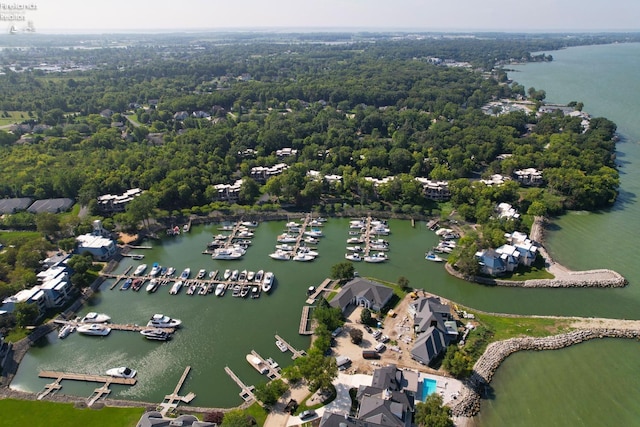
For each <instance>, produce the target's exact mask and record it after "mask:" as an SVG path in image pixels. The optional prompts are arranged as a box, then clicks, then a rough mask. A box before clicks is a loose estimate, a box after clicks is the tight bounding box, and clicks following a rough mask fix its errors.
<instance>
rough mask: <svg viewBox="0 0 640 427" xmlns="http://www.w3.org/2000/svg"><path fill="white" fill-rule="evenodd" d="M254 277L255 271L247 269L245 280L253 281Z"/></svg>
mask: <svg viewBox="0 0 640 427" xmlns="http://www.w3.org/2000/svg"><path fill="white" fill-rule="evenodd" d="M255 278H256V272H255V271H251V270H249V271H247V281H249V282H253V279H255Z"/></svg>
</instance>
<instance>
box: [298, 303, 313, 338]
mask: <svg viewBox="0 0 640 427" xmlns="http://www.w3.org/2000/svg"><path fill="white" fill-rule="evenodd" d="M312 308H313V306H311V305H305V306H303V307H302V315H301V316H300V327H299V328H298V333H299V334H300V335H312V334H313V330H312V329H311V328H310V327H309V314H310V312H311V309H312Z"/></svg>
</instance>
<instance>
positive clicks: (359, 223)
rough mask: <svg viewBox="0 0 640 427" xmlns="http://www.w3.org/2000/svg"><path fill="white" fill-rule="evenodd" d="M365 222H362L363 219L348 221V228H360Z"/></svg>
mask: <svg viewBox="0 0 640 427" xmlns="http://www.w3.org/2000/svg"><path fill="white" fill-rule="evenodd" d="M366 225H367V224H365V223H364V221H360V220H358V221H349V228H351V229H353V230H355V229H358V230H359V229H361V228H362V227H364V226H366Z"/></svg>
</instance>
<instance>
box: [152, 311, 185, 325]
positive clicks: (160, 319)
mask: <svg viewBox="0 0 640 427" xmlns="http://www.w3.org/2000/svg"><path fill="white" fill-rule="evenodd" d="M181 324H182V321H181V320H180V319H172V318H171V317H169V316H165V315H164V314H154V315H153V316H151V319H150V320H149V322H148V323H147V326H149V327H151V328H177V327H179V326H180V325H181Z"/></svg>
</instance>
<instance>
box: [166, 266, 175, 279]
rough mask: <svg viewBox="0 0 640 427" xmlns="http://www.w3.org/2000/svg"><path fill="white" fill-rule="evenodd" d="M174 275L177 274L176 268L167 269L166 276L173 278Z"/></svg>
mask: <svg viewBox="0 0 640 427" xmlns="http://www.w3.org/2000/svg"><path fill="white" fill-rule="evenodd" d="M174 274H176V269H175V268H173V267H169V268H167V274H166V276H167V277H171V276H173V275H174Z"/></svg>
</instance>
